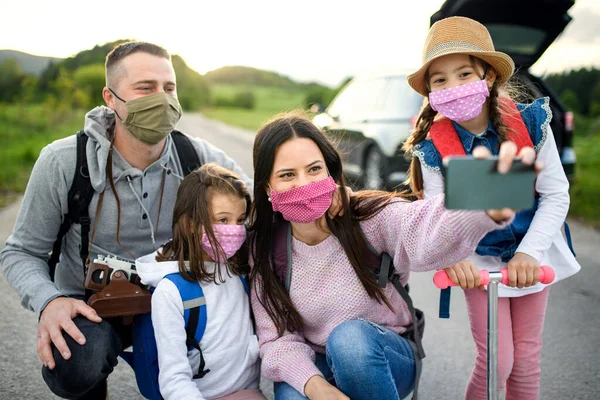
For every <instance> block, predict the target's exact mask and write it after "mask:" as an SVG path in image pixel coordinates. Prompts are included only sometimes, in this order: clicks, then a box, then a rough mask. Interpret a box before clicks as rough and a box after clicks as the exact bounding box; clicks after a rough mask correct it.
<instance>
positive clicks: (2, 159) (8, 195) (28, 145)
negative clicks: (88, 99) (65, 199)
mask: <svg viewBox="0 0 600 400" xmlns="http://www.w3.org/2000/svg"><path fill="white" fill-rule="evenodd" d="M81 120H82V114H81V112H75V111H72V110H68V109H65V108H61V107H60V106H58V107H48V106H43V105H27V106H22V105H7V104H0V143H1V145H0V207H3V206H5V205H6V204H8V203H9V202H10V201H11V200H12V199H13V198H14V197H15V196H16V194H17V193H21V192H23V191H24V190H25V187H26V186H27V181H28V179H29V173H30V172H31V168H32V167H33V164H34V163H35V160H36V159H37V157H38V155H39V153H40V150H41V149H42V148H43V147H44V146H45V145H47V144H48V143H50V142H52V141H54V140H56V139H60V138H62V137H65V136H68V135H71V134H73V133H75V132H77V130H78V129H81V126H80V125H81Z"/></svg>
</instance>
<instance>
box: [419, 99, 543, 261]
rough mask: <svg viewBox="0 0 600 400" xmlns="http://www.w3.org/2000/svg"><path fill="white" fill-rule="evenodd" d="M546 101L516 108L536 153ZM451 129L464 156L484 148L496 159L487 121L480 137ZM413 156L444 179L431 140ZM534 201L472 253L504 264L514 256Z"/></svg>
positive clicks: (540, 143) (494, 140)
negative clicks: (495, 259) (459, 142)
mask: <svg viewBox="0 0 600 400" xmlns="http://www.w3.org/2000/svg"><path fill="white" fill-rule="evenodd" d="M547 104H548V101H547V100H546V99H544V98H541V99H537V100H536V101H534V102H533V103H531V104H519V103H517V108H518V110H519V111H520V112H521V117H522V118H523V122H524V123H525V126H526V127H527V130H528V131H529V136H530V138H531V141H532V142H533V145H534V146H535V151H536V153H537V152H538V151H539V149H540V148H541V147H542V146H543V144H544V142H545V140H546V137H547V134H548V131H547V127H548V122H549V121H550V120H551V119H552V112H551V111H550V109H549V107H548V105H547ZM453 125H454V128H455V129H456V132H457V134H458V137H459V139H460V141H461V142H462V145H463V148H464V149H465V152H466V153H467V154H469V155H470V154H471V152H472V151H473V149H474V148H475V147H477V146H485V147H487V148H488V149H489V150H490V151H491V153H492V154H494V155H498V150H499V139H498V133H497V132H496V129H495V128H494V126H493V124H492V122H491V121H490V123H489V125H488V128H487V129H486V131H485V132H484V133H482V134H481V135H473V134H472V133H470V132H468V131H467V130H466V129H464V128H462V127H461V126H460V125H459V124H457V123H456V122H453ZM413 155H414V156H416V157H419V159H420V160H421V163H422V164H423V165H424V167H425V168H429V169H432V170H434V171H436V172H438V173H440V174H442V175H444V173H445V170H444V165H443V164H442V157H441V155H440V153H439V152H438V150H437V149H436V148H435V146H434V145H433V142H432V141H431V140H424V141H422V142H420V143H418V144H416V145H415V147H414V149H413ZM537 205H538V199H537V198H536V201H535V204H534V205H533V207H532V208H531V209H528V210H523V211H520V212H518V213H517V215H516V216H515V219H514V221H513V223H512V224H511V225H509V226H508V227H506V228H504V229H502V230H496V231H492V232H490V233H488V234H487V235H486V236H485V237H484V238H483V239H482V240H481V242H479V245H478V246H477V249H476V253H477V254H479V255H482V256H497V257H500V258H501V259H502V261H503V262H508V261H510V259H511V258H512V257H513V256H514V254H515V251H516V249H517V247H518V246H519V243H521V240H522V239H523V237H524V236H525V234H526V233H527V230H528V229H529V226H530V224H531V221H532V220H533V216H534V214H535V211H536V210H537Z"/></svg>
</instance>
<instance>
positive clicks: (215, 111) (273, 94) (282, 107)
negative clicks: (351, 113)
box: [202, 84, 306, 131]
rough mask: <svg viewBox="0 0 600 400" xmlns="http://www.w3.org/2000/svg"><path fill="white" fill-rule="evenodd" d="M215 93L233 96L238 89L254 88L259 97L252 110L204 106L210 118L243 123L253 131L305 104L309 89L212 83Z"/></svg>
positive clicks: (224, 96) (239, 90)
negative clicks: (283, 113)
mask: <svg viewBox="0 0 600 400" xmlns="http://www.w3.org/2000/svg"><path fill="white" fill-rule="evenodd" d="M212 90H213V93H214V96H215V97H223V98H230V99H231V98H233V97H234V96H235V94H236V93H239V92H242V91H251V92H253V93H254V96H255V97H256V107H255V108H254V109H253V110H245V109H242V108H230V107H219V108H210V109H205V110H202V112H203V113H204V114H205V115H206V116H207V117H209V118H213V119H217V120H220V121H223V122H225V123H228V124H230V125H235V126H240V127H242V128H246V129H250V130H253V131H256V130H258V128H260V126H261V125H262V124H263V123H264V122H266V121H268V120H270V119H271V118H272V117H273V116H275V115H276V114H279V113H281V112H285V111H291V110H295V109H299V108H302V107H303V106H304V98H305V96H306V93H305V92H304V91H302V90H298V89H295V88H290V89H285V88H278V87H264V86H249V85H224V84H220V85H213V86H212Z"/></svg>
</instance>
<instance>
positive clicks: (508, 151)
mask: <svg viewBox="0 0 600 400" xmlns="http://www.w3.org/2000/svg"><path fill="white" fill-rule="evenodd" d="M491 156H492V154H491V153H490V151H489V150H488V149H487V148H486V147H483V146H478V147H476V148H475V149H474V150H473V157H475V158H489V157H491ZM515 159H519V160H520V161H521V162H522V163H523V165H532V164H534V163H535V168H536V171H537V172H539V171H540V170H541V169H542V168H543V166H542V164H541V163H539V162H537V163H536V161H535V150H534V149H533V148H532V147H524V148H523V149H521V151H520V152H519V154H518V155H517V145H516V144H514V143H513V142H508V141H507V142H504V143H502V145H501V146H500V151H499V153H498V172H500V173H501V174H505V173H507V172H508V171H509V170H510V167H511V165H512V163H513V162H514V161H515ZM486 212H487V214H488V215H489V216H490V218H492V219H493V220H494V221H496V222H503V221H506V220H508V219H510V218H512V217H513V216H514V215H515V211H514V210H511V209H509V208H503V209H500V210H487V211H486Z"/></svg>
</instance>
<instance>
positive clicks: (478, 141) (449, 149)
mask: <svg viewBox="0 0 600 400" xmlns="http://www.w3.org/2000/svg"><path fill="white" fill-rule="evenodd" d="M513 71H514V63H513V61H512V59H511V58H510V57H509V56H508V55H506V54H504V53H501V52H497V51H495V50H494V44H493V42H492V39H491V37H490V34H489V32H488V31H487V29H486V28H485V27H484V26H483V25H481V24H480V23H478V22H476V21H474V20H472V19H469V18H464V17H451V18H446V19H443V20H441V21H438V22H437V23H435V24H434V25H433V26H432V27H431V29H430V31H429V34H428V36H427V39H426V41H425V47H424V50H423V65H422V67H421V68H420V69H419V70H418V71H417V72H415V73H414V74H411V75H409V76H408V83H409V84H410V86H411V87H412V88H413V89H414V90H416V91H417V92H419V93H420V94H422V95H423V96H424V97H425V99H424V102H423V103H424V104H423V108H422V109H421V112H420V114H419V116H418V118H417V122H416V127H415V129H414V130H413V132H412V133H411V135H410V137H409V139H408V140H407V142H406V144H405V150H406V151H407V152H408V153H409V154H412V156H413V160H412V164H411V168H410V178H409V181H410V186H411V189H412V191H413V193H414V194H415V195H416V196H418V197H420V198H429V197H432V196H435V195H437V194H439V193H441V192H443V190H444V184H443V182H444V181H443V175H444V165H443V163H442V160H443V159H444V158H445V157H447V156H455V155H466V154H471V153H473V152H474V149H475V148H476V147H478V146H484V147H486V148H487V149H488V150H489V151H491V152H492V153H493V154H498V149H499V145H500V144H501V143H503V142H505V141H511V142H514V144H515V145H514V146H512V145H511V146H512V151H513V152H520V151H521V149H523V148H526V147H534V149H535V151H536V153H537V157H538V159H539V160H541V161H542V162H543V163H544V164H545V168H544V170H543V171H542V172H541V173H540V174H539V175H538V177H537V181H536V192H537V193H536V202H535V206H534V207H533V208H532V209H530V210H525V211H521V212H519V213H517V216H516V218H515V220H514V222H513V223H512V224H511V225H510V226H509V227H507V228H505V229H504V230H499V231H494V232H492V233H490V234H488V235H486V236H485V237H484V238H483V239H482V240H481V242H480V243H479V245H478V246H477V250H476V252H475V254H473V255H472V256H471V257H469V258H468V259H467V260H464V261H463V262H461V263H458V264H456V265H453V266H451V267H448V268H446V272H447V273H448V275H449V276H450V278H451V279H452V280H453V281H454V282H455V283H456V284H459V285H460V286H461V287H462V288H463V289H473V288H475V287H478V286H479V273H478V269H487V270H499V269H500V268H508V275H509V278H510V281H509V284H508V285H506V286H504V285H501V287H500V288H499V296H500V297H501V298H500V299H499V304H498V313H499V315H498V326H499V338H498V354H499V360H498V382H499V388H498V390H501V389H503V388H504V387H505V386H506V399H507V400H510V399H519V400H523V399H537V398H539V395H540V383H539V382H540V350H541V346H542V330H543V325H544V314H545V311H546V304H547V301H548V293H549V290H550V288H549V287H547V285H543V284H541V283H538V275H539V268H540V265H541V264H548V265H551V266H552V267H553V268H554V270H555V272H556V279H555V281H554V282H556V281H559V280H561V279H564V278H567V277H569V276H571V275H573V274H575V273H576V272H577V271H578V270H579V269H580V266H579V264H578V263H577V261H576V260H575V258H574V255H573V254H572V252H571V250H570V249H569V246H568V245H567V243H566V242H565V240H564V239H563V236H562V234H561V227H562V225H563V224H564V222H565V217H566V215H567V211H568V209H569V192H568V190H569V183H568V181H567V178H566V177H565V174H564V171H563V169H562V166H561V163H560V159H559V155H558V151H557V149H556V144H555V142H554V136H553V134H552V131H551V129H550V125H549V123H550V120H551V119H552V114H551V111H550V107H549V104H548V101H549V100H548V98H541V99H538V100H536V101H534V102H533V103H531V104H527V105H526V104H518V103H515V102H513V100H511V99H510V98H509V97H508V95H507V94H506V91H505V90H504V89H505V84H506V82H507V80H508V79H509V78H510V77H511V75H512V74H513ZM477 151H479V150H475V152H477ZM569 242H570V241H569ZM465 297H466V300H467V308H468V313H469V319H470V322H471V331H472V333H473V338H474V340H475V344H476V353H477V354H476V360H475V366H474V369H473V372H472V375H471V378H470V380H469V383H468V386H467V389H466V395H465V397H466V398H467V399H485V398H486V377H487V371H486V368H487V367H486V359H487V358H486V354H487V351H486V337H487V300H486V294H485V292H484V291H482V290H465ZM441 305H442V304H441Z"/></svg>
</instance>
